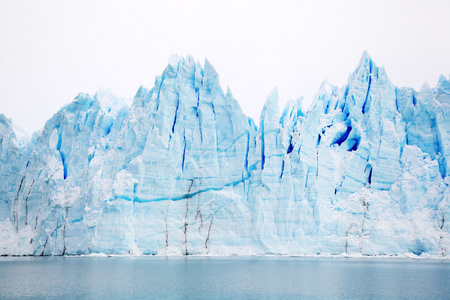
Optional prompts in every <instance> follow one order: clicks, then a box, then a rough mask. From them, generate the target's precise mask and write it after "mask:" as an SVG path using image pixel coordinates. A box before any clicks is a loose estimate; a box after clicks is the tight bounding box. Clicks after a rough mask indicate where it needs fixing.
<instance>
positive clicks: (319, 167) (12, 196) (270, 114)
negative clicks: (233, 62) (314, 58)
mask: <svg viewBox="0 0 450 300" xmlns="http://www.w3.org/2000/svg"><path fill="white" fill-rule="evenodd" d="M14 128H15V127H14V126H13V125H12V122H11V121H10V120H8V119H7V118H5V117H4V116H3V115H2V116H1V117H0V137H1V140H0V144H1V146H0V159H1V163H0V174H1V177H0V193H1V194H0V254H2V255H69V254H70V255H77V254H91V253H105V254H133V255H136V254H175V255H186V254H210V255H229V254H240V255H247V254H257V255H263V254H293V255H295V254H317V253H322V254H323V253H327V254H348V255H355V254H359V255H361V254H362V255H401V254H404V253H413V254H416V255H420V254H426V255H437V256H447V255H448V251H449V249H450V225H449V224H450V221H447V220H450V205H449V202H450V187H449V184H450V179H449V176H447V175H448V174H449V173H450V82H449V81H448V80H447V79H446V78H445V77H441V78H440V80H439V82H438V84H437V86H436V87H435V88H430V87H429V86H428V85H424V86H423V87H422V89H421V91H420V92H416V91H414V90H413V89H411V88H397V87H395V86H394V85H392V83H391V82H390V81H389V79H388V77H387V76H386V73H385V71H384V69H383V68H382V67H381V68H379V67H377V66H376V65H375V63H374V62H373V61H372V60H371V58H370V57H369V56H368V54H367V53H364V55H363V57H362V58H361V61H360V63H359V65H358V66H357V68H356V70H355V71H354V73H353V74H351V75H350V77H349V80H348V83H347V84H346V85H345V86H344V87H342V88H341V89H339V88H337V87H335V86H332V85H331V84H329V83H324V84H323V85H322V87H321V88H320V90H319V92H318V93H317V96H316V99H315V100H314V102H313V105H312V106H311V108H310V109H309V110H308V111H303V110H302V105H301V100H297V101H291V102H289V103H288V104H287V105H286V107H285V109H284V110H283V112H282V113H281V114H280V112H279V110H278V95H277V92H276V90H275V91H274V92H272V93H271V94H270V95H269V98H268V99H267V102H266V104H265V106H264V109H263V110H262V113H261V118H260V121H259V124H255V123H254V121H253V120H252V119H250V118H248V117H247V116H245V115H244V114H243V113H242V111H241V109H240V107H239V104H238V103H237V101H236V100H235V99H234V98H233V96H232V94H231V92H230V91H227V93H226V94H225V93H223V91H222V89H221V87H220V85H219V79H218V74H217V73H216V71H215V70H214V68H213V67H212V66H211V64H210V63H209V62H208V61H206V62H205V65H204V66H201V65H200V64H199V63H196V62H195V61H194V60H193V58H192V57H187V58H172V59H171V60H170V62H169V65H168V66H167V68H166V69H165V70H164V72H163V74H162V75H161V76H158V77H157V78H156V81H155V86H154V87H153V88H152V89H151V90H147V89H145V88H143V87H141V88H140V89H139V90H138V92H137V94H136V96H135V97H134V100H133V102H132V104H131V105H130V104H128V103H127V102H125V101H123V100H121V99H118V98H116V97H115V96H114V95H112V94H111V93H110V92H108V91H105V90H100V91H98V92H97V94H96V95H94V96H93V97H91V96H89V95H86V94H79V95H78V96H77V97H76V98H75V100H74V101H73V102H71V103H69V104H67V105H66V106H64V107H63V108H61V110H60V111H59V112H58V113H56V114H55V115H54V116H53V117H52V118H51V119H50V120H49V121H48V122H47V123H46V125H45V127H44V129H43V130H42V131H41V132H37V133H35V134H34V135H33V136H32V137H31V138H27V137H24V136H23V134H20V132H19V131H17V130H15V129H14Z"/></svg>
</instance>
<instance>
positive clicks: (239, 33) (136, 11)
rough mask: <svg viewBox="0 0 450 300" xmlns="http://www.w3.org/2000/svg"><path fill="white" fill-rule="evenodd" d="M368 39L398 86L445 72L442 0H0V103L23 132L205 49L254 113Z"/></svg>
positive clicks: (447, 33)
mask: <svg viewBox="0 0 450 300" xmlns="http://www.w3.org/2000/svg"><path fill="white" fill-rule="evenodd" d="M365 49H367V50H368V51H369V53H370V55H371V56H372V58H373V59H374V61H375V62H376V63H377V65H379V66H381V65H384V66H385V68H386V71H387V73H388V76H389V77H390V79H391V81H392V82H393V83H394V84H396V85H398V86H411V87H413V88H415V89H420V87H421V86H422V84H423V83H424V82H425V81H428V82H429V83H430V84H431V85H432V86H434V85H435V84H436V82H437V80H438V77H439V75H440V74H443V75H445V76H449V73H450V1H447V0H442V1H438V0H428V1H411V0H410V1H397V0H390V1H374V0H372V1H368V0H357V1H356V0H355V1H337V0H330V1H317V0H316V1H283V0H281V1H280V0H277V1H244V0H240V1H234V0H231V1H230V0H227V1H224V0H222V1H214V0H204V1H203V0H202V1H200V0H197V1H174V0H169V1H167V0H166V1H137V0H129V1H95V2H94V1H79V0H78V1H60V0H55V1H17V0H10V1H9V0H0V113H4V114H5V115H6V116H7V117H10V118H12V119H13V120H14V121H15V122H16V123H17V124H18V125H19V126H21V127H23V128H24V129H25V130H26V131H28V132H30V133H31V132H33V131H34V130H36V129H39V128H42V127H43V125H44V123H45V121H46V120H47V119H49V118H50V117H51V116H52V115H53V114H54V113H56V112H57V110H58V109H59V108H60V107H61V106H62V105H64V104H65V103H67V102H69V101H71V100H72V99H73V98H74V97H75V96H76V95H77V94H78V93H79V92H87V93H90V94H94V93H95V91H96V90H97V89H98V88H99V87H109V88H111V89H112V90H113V92H114V93H116V94H117V95H118V96H121V97H124V98H131V97H133V96H134V94H135V93H136V91H137V89H138V87H139V86H140V85H141V84H142V85H144V86H146V87H148V88H151V87H152V86H153V83H154V79H155V76H156V75H159V74H161V73H162V71H163V70H164V68H165V66H166V65H167V63H168V60H169V57H170V55H171V54H174V53H175V54H178V55H181V56H185V55H187V54H191V55H193V56H194V57H195V58H196V59H198V60H200V61H201V62H202V63H203V61H204V58H205V57H207V58H208V59H209V60H210V61H211V63H212V64H213V65H214V67H215V68H216V70H217V72H218V73H219V75H220V81H221V83H222V87H223V89H224V90H226V87H227V86H230V88H231V90H232V92H233V95H234V96H235V98H236V99H237V100H238V101H239V103H240V104H241V107H242V109H243V111H244V112H245V113H246V114H247V115H249V116H251V117H252V118H254V119H255V121H257V120H258V119H259V114H260V111H261V109H262V106H263V104H264V102H265V100H266V97H267V95H268V94H269V92H270V91H271V90H272V89H273V87H274V86H276V87H277V88H278V90H279V94H280V109H282V108H283V107H284V104H285V103H286V102H287V100H289V99H294V98H298V97H299V96H304V97H305V100H304V101H305V102H307V103H309V102H311V100H312V98H313V96H314V94H315V93H316V92H317V90H318V88H319V86H320V84H321V82H322V81H324V80H325V79H328V80H329V81H330V82H331V83H333V84H335V85H337V86H342V85H343V84H344V83H345V82H346V80H347V78H348V75H349V74H350V73H351V72H352V71H353V70H354V68H355V67H356V64H357V63H358V61H359V59H360V57H361V55H362V53H363V51H364V50H365Z"/></svg>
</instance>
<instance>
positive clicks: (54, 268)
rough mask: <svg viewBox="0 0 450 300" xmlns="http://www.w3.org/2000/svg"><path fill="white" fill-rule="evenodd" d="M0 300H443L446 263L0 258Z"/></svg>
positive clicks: (449, 270) (449, 288)
mask: <svg viewBox="0 0 450 300" xmlns="http://www.w3.org/2000/svg"><path fill="white" fill-rule="evenodd" d="M0 298H1V299H15V298H30V299H39V298H41V299H42V298H45V299H449V298H450V261H448V260H447V261H446V260H428V259H416V260H414V259H398V258H392V259H391V258H323V257H320V258H305V257H167V258H166V257H17V258H16V257H12V258H10V257H6V258H0Z"/></svg>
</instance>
